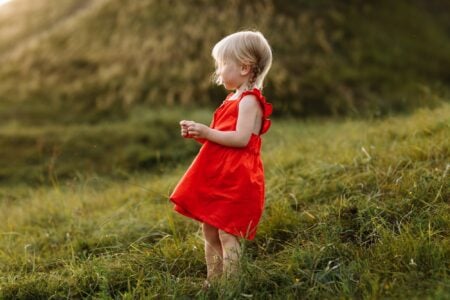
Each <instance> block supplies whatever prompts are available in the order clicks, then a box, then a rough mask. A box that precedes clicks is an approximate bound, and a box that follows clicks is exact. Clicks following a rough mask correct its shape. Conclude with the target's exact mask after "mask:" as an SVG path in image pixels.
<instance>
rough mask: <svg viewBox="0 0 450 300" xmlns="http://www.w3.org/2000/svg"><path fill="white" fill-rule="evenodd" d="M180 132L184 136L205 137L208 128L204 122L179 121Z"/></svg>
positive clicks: (206, 136)
mask: <svg viewBox="0 0 450 300" xmlns="http://www.w3.org/2000/svg"><path fill="white" fill-rule="evenodd" d="M180 125H181V134H182V135H183V136H184V137H191V138H194V139H207V138H208V133H209V131H210V128H209V127H208V126H206V125H204V124H201V123H196V122H194V121H185V120H183V121H181V122H180Z"/></svg>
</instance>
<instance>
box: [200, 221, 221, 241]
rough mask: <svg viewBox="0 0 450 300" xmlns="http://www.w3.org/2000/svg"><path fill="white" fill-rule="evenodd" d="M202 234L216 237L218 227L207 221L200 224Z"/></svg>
mask: <svg viewBox="0 0 450 300" xmlns="http://www.w3.org/2000/svg"><path fill="white" fill-rule="evenodd" d="M202 229H203V235H204V236H205V238H218V237H219V229H217V228H216V227H214V226H212V225H209V224H207V223H203V224H202Z"/></svg>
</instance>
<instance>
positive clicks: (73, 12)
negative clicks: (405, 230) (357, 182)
mask: <svg viewBox="0 0 450 300" xmlns="http://www.w3.org/2000/svg"><path fill="white" fill-rule="evenodd" d="M35 2H36V4H32V5H31V6H30V5H29V1H25V0H15V1H13V2H11V3H9V4H8V7H9V9H8V11H9V14H7V15H6V13H4V14H3V15H4V16H3V17H4V18H3V20H2V21H0V61H1V63H2V67H1V68H0V117H1V118H0V123H4V122H7V121H9V120H12V119H16V120H21V121H24V122H33V121H34V120H42V119H47V120H48V122H59V123H61V122H63V123H71V122H74V120H76V122H89V123H95V122H99V121H100V120H104V119H111V118H113V119H114V118H124V117H127V116H128V114H129V113H130V111H131V110H133V109H134V108H135V107H137V106H141V105H145V106H147V107H155V106H161V105H164V106H167V105H168V106H172V107H173V106H178V105H182V106H188V105H189V104H193V103H194V104H195V105H198V104H202V105H211V104H212V103H213V102H214V101H217V99H221V98H222V97H223V95H224V93H223V91H222V89H221V88H218V87H215V86H213V85H212V84H211V80H210V74H211V73H212V71H213V62H212V60H211V55H210V51H211V48H212V46H213V45H214V43H215V42H217V41H218V40H219V39H220V38H221V37H223V36H224V35H226V34H229V33H231V32H234V31H236V30H241V29H245V28H257V29H259V30H261V31H263V32H264V33H265V35H266V36H267V37H268V39H269V41H270V42H271V44H272V46H273V50H274V57H275V60H274V65H273V70H272V71H271V73H270V75H269V77H268V82H267V87H268V89H267V95H268V97H269V98H270V99H275V100H276V102H277V103H278V106H277V107H276V113H277V114H294V115H301V116H307V115H311V114H316V115H317V114H319V115H357V114H366V115H385V114H388V113H390V112H398V111H406V110H411V109H413V108H416V107H421V106H432V105H435V104H436V103H437V102H439V100H440V99H441V98H444V99H448V97H445V94H446V93H448V91H447V90H448V89H447V86H448V84H449V80H450V79H449V78H450V74H449V70H450V58H449V56H448V53H449V52H450V39H449V32H448V28H449V26H448V24H449V22H448V18H447V15H446V14H445V11H448V10H449V9H450V7H449V6H448V3H446V2H445V1H438V0H434V1H421V0H415V1H403V0H400V1H387V0H386V1H384V0H383V1H377V2H376V3H375V2H374V3H363V2H361V1H346V2H339V3H338V2H336V1H328V0H327V1H306V0H304V1H291V2H289V3H287V2H286V1H278V0H265V1H262V2H258V3H256V2H249V1H244V0H238V1H231V2H224V1H197V0H189V1H152V0H141V1H132V0H128V1H122V0H121V1H119V0H85V1H75V0H64V1H51V0H41V1H35ZM33 3H34V2H33ZM2 9H3V8H2ZM5 9H6V8H5ZM1 13H2V12H1V11H0V14H1ZM213 106H214V104H213ZM50 111H51V113H50Z"/></svg>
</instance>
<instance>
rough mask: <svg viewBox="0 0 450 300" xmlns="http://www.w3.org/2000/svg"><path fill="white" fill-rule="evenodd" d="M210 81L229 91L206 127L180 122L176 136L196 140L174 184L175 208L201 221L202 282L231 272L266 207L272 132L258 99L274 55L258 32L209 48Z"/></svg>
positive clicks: (267, 110) (261, 100)
mask: <svg viewBox="0 0 450 300" xmlns="http://www.w3.org/2000/svg"><path fill="white" fill-rule="evenodd" d="M212 56H213V57H214V59H215V63H216V72H215V75H216V82H217V83H218V84H219V85H224V87H225V88H226V89H227V90H230V91H234V92H233V93H230V94H229V95H228V96H227V97H226V99H225V101H223V103H222V105H220V106H219V107H218V108H217V110H216V111H215V113H214V116H213V120H212V123H211V125H210V126H209V127H208V126H206V125H204V124H201V123H197V122H194V121H186V120H183V121H181V122H180V125H181V135H182V136H183V137H185V138H193V139H196V140H197V141H199V142H200V143H202V144H203V145H202V147H201V149H200V151H199V153H198V155H197V157H196V158H195V159H194V161H193V162H192V164H191V166H190V167H189V169H188V170H187V172H186V173H185V174H184V176H183V178H182V179H181V180H180V182H179V183H178V185H177V186H176V187H175V190H174V191H173V193H172V195H171V196H170V200H171V201H172V202H173V203H174V204H175V206H174V209H175V210H176V211H177V212H179V213H181V214H183V215H185V216H187V217H190V218H192V219H195V220H198V221H200V222H202V223H203V235H204V239H205V258H206V266H207V281H206V284H208V280H211V279H214V278H217V277H219V276H220V275H222V274H226V275H229V274H233V273H236V271H237V268H238V259H239V253H240V245H239V240H238V238H246V239H248V240H252V239H253V238H254V237H255V234H256V227H257V225H258V222H259V219H260V217H261V214H262V211H263V208H264V171H263V166H262V163H261V158H260V150H261V135H262V134H263V133H265V132H266V131H267V130H268V129H269V127H270V124H271V123H270V120H269V119H267V118H268V117H269V115H270V114H271V113H272V105H271V104H269V103H267V102H266V99H265V98H264V97H263V95H262V94H261V88H262V84H263V80H264V77H265V76H266V74H267V72H268V71H269V69H270V66H271V64H272V51H271V49H270V46H269V44H268V42H267V40H266V39H265V38H264V36H263V35H262V34H261V33H260V32H253V31H242V32H237V33H234V34H231V35H229V36H227V37H225V38H223V39H222V40H221V41H219V42H218V43H217V44H216V45H215V46H214V48H213V50H212Z"/></svg>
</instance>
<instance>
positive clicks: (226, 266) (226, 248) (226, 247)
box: [219, 230, 241, 277]
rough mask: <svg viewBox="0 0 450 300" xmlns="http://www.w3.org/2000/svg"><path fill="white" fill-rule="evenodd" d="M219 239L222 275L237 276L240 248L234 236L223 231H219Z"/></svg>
mask: <svg viewBox="0 0 450 300" xmlns="http://www.w3.org/2000/svg"><path fill="white" fill-rule="evenodd" d="M219 238H220V241H221V242H222V249H223V273H225V275H226V276H227V277H228V276H230V275H237V272H238V270H239V257H240V254H241V246H240V245H239V240H238V238H237V237H236V236H234V235H232V234H229V233H227V232H225V231H223V230H219Z"/></svg>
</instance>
